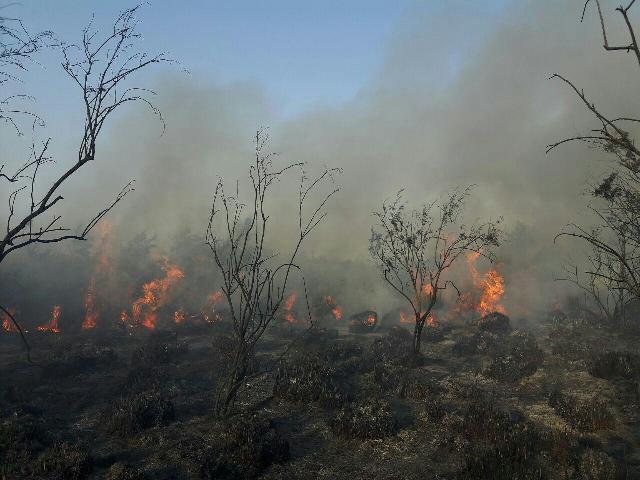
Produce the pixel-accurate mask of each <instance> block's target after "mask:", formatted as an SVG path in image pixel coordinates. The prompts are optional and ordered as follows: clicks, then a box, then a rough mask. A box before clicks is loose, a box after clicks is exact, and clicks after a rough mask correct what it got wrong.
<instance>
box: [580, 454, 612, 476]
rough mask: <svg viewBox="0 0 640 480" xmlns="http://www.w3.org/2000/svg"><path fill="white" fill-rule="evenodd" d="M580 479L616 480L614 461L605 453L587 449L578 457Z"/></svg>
mask: <svg viewBox="0 0 640 480" xmlns="http://www.w3.org/2000/svg"><path fill="white" fill-rule="evenodd" d="M578 470H579V472H580V478H581V479H583V480H610V479H614V478H618V468H617V464H616V462H615V460H613V459H612V458H611V457H609V456H608V455H607V454H606V453H604V452H600V451H597V450H594V449H592V448H587V449H586V450H585V451H584V453H583V454H582V456H581V457H580V464H579V466H578Z"/></svg>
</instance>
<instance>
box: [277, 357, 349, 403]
mask: <svg viewBox="0 0 640 480" xmlns="http://www.w3.org/2000/svg"><path fill="white" fill-rule="evenodd" d="M337 373H338V372H337V370H336V368H335V367H334V366H332V365H331V364H330V363H329V362H328V361H327V359H326V358H323V357H320V356H317V355H314V356H303V355H294V356H293V357H290V358H288V359H286V360H284V361H282V362H280V364H279V365H278V369H277V371H276V378H275V385H274V387H273V393H274V395H275V396H276V397H280V398H283V399H285V400H288V401H290V402H296V403H300V402H318V403H319V404H320V405H322V406H325V407H337V406H339V405H341V404H342V403H343V402H345V401H346V400H347V394H346V391H345V390H346V389H345V388H344V387H345V386H344V384H343V383H342V382H340V381H339V379H338V374H337Z"/></svg>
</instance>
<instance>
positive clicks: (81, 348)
mask: <svg viewBox="0 0 640 480" xmlns="http://www.w3.org/2000/svg"><path fill="white" fill-rule="evenodd" d="M116 360H117V355H116V353H115V352H114V350H113V349H112V348H111V347H108V346H104V345H94V344H81V345H63V346H61V347H60V348H57V349H56V350H55V351H54V352H53V354H52V355H51V357H50V358H49V360H48V362H47V363H45V365H44V368H43V374H44V375H45V376H52V377H66V376H71V375H77V374H79V373H84V372H88V371H92V370H95V369H97V368H100V367H107V366H111V365H113V363H114V362H115V361H116Z"/></svg>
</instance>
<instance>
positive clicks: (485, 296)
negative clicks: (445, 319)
mask: <svg viewBox="0 0 640 480" xmlns="http://www.w3.org/2000/svg"><path fill="white" fill-rule="evenodd" d="M479 257H480V254H479V253H478V252H471V253H469V254H468V255H467V266H468V267H469V272H470V273H471V277H472V280H473V285H474V287H475V288H476V289H478V290H480V291H481V292H482V293H481V295H480V300H479V301H478V302H477V303H476V304H475V305H474V306H473V308H474V310H475V311H476V312H478V313H479V314H480V315H483V316H484V315H487V314H489V313H491V312H500V313H506V311H505V308H504V307H503V306H502V305H501V304H500V299H501V298H502V296H503V295H504V277H502V275H500V274H499V273H498V271H497V270H495V269H491V270H489V271H488V272H486V273H485V274H484V275H480V273H479V272H478V270H477V268H476V261H477V260H478V258H479ZM468 301H469V298H468V297H467V299H466V303H468Z"/></svg>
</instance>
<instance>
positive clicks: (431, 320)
mask: <svg viewBox="0 0 640 480" xmlns="http://www.w3.org/2000/svg"><path fill="white" fill-rule="evenodd" d="M426 324H427V327H435V326H436V319H435V318H433V314H431V315H429V317H427V322H426Z"/></svg>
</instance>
